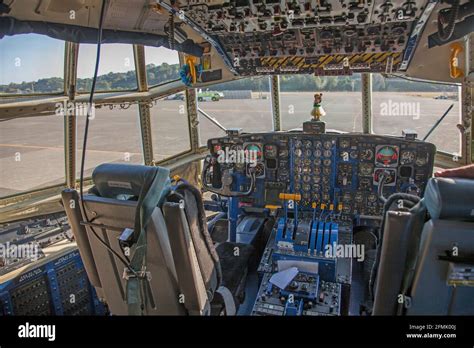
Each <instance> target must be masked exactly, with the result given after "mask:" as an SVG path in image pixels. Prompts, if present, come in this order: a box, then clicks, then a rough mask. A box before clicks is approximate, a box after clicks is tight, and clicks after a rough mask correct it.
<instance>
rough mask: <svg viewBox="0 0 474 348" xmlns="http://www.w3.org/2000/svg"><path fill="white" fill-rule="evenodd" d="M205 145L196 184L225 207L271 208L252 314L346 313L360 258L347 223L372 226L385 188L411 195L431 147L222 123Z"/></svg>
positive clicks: (419, 187) (421, 182)
mask: <svg viewBox="0 0 474 348" xmlns="http://www.w3.org/2000/svg"><path fill="white" fill-rule="evenodd" d="M208 147H209V149H210V152H211V154H210V156H208V157H207V158H206V161H205V166H204V170H203V183H204V186H205V187H206V188H207V189H208V190H210V191H213V192H216V193H220V194H221V195H223V196H229V197H233V199H232V200H231V202H232V203H230V204H229V216H233V217H234V219H236V217H237V216H238V215H241V214H242V215H245V214H246V213H251V214H253V215H255V214H258V213H259V212H260V213H262V214H263V215H264V216H266V215H265V214H267V212H269V213H270V214H273V215H274V217H275V224H274V226H273V229H272V232H271V234H270V237H269V239H268V241H267V244H266V247H265V250H264V252H263V255H262V258H261V260H260V264H259V267H258V270H257V271H258V274H259V277H260V280H261V283H260V287H259V290H258V293H257V297H256V301H255V305H254V307H253V311H252V314H253V315H318V316H319V315H346V314H350V313H351V312H350V309H349V307H350V306H351V287H352V282H353V275H352V265H353V262H354V260H356V261H359V262H364V258H365V251H364V246H363V245H360V244H354V243H355V242H354V238H353V237H354V235H353V231H354V227H356V226H358V225H361V226H364V228H374V229H377V228H379V227H380V222H381V217H382V214H383V208H384V202H385V201H386V198H387V197H388V196H390V195H391V194H392V193H396V192H403V193H410V194H414V195H418V196H421V195H422V194H423V192H424V189H425V186H426V183H427V181H428V179H429V178H430V176H431V173H432V170H433V162H434V156H435V152H436V148H435V146H434V145H433V144H430V143H426V142H422V141H418V140H415V139H408V138H401V137H393V136H380V135H369V134H359V133H351V134H332V133H323V134H313V133H311V134H310V133H302V132H273V133H261V134H238V133H233V132H229V134H228V136H226V137H222V138H216V139H210V140H209V141H208ZM364 267H365V266H364ZM368 267H369V266H368ZM289 274H291V275H290V276H289ZM281 279H286V280H287V282H283V283H282V282H281ZM362 302H363V300H362ZM362 302H360V303H362ZM354 303H356V304H357V301H354Z"/></svg>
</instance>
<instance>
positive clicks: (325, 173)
mask: <svg viewBox="0 0 474 348" xmlns="http://www.w3.org/2000/svg"><path fill="white" fill-rule="evenodd" d="M323 174H324V175H330V174H331V168H329V167H324V168H323Z"/></svg>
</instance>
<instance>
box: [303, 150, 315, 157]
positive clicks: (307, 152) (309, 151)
mask: <svg viewBox="0 0 474 348" xmlns="http://www.w3.org/2000/svg"><path fill="white" fill-rule="evenodd" d="M312 154H313V151H311V150H310V149H306V150H304V155H305V156H306V157H311V155H312Z"/></svg>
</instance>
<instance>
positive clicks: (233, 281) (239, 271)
mask: <svg viewBox="0 0 474 348" xmlns="http://www.w3.org/2000/svg"><path fill="white" fill-rule="evenodd" d="M216 251H217V254H218V255H219V260H220V264H221V270H222V285H223V286H225V287H226V288H228V289H229V290H230V292H231V293H232V294H233V295H237V294H236V292H237V291H238V290H239V285H240V284H241V282H242V280H243V277H244V276H245V275H246V274H247V272H246V271H247V267H248V265H249V262H250V260H251V257H252V256H253V253H254V248H253V246H251V245H249V244H243V243H231V242H224V243H221V244H218V245H217V247H216Z"/></svg>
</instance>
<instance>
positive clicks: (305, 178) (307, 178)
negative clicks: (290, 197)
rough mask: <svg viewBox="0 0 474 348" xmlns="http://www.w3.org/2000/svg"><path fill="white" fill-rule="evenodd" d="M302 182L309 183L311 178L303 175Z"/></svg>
mask: <svg viewBox="0 0 474 348" xmlns="http://www.w3.org/2000/svg"><path fill="white" fill-rule="evenodd" d="M303 181H304V182H310V181H311V177H310V176H309V175H303Z"/></svg>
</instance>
